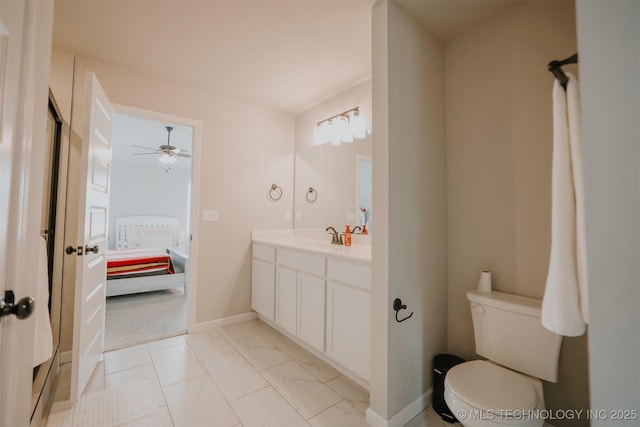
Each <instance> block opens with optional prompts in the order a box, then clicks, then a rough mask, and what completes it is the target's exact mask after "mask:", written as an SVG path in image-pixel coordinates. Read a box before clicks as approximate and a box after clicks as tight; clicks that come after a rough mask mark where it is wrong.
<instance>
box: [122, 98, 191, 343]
mask: <svg viewBox="0 0 640 427" xmlns="http://www.w3.org/2000/svg"><path fill="white" fill-rule="evenodd" d="M111 105H112V107H113V110H114V112H115V113H119V114H126V115H129V116H135V117H140V118H144V119H149V120H155V121H166V122H171V123H175V124H178V125H182V126H188V127H190V128H192V129H193V134H192V145H191V195H190V198H191V206H190V207H189V226H190V230H189V234H190V244H189V261H188V268H187V271H186V278H185V280H186V282H187V283H188V291H187V332H191V331H193V328H194V326H195V324H196V301H197V295H198V256H197V255H198V240H199V239H198V236H199V232H198V231H199V225H200V221H199V215H198V213H199V212H200V143H201V139H202V122H201V121H199V120H195V119H190V118H186V117H181V116H175V115H172V114H167V113H161V112H158V111H151V110H146V109H143V108H137V107H131V106H128V105H122V104H117V103H112V104H111Z"/></svg>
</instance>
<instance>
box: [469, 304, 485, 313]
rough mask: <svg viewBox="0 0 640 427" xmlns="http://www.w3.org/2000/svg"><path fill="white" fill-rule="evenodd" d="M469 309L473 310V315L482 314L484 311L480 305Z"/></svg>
mask: <svg viewBox="0 0 640 427" xmlns="http://www.w3.org/2000/svg"><path fill="white" fill-rule="evenodd" d="M471 309H472V310H473V312H474V313H477V314H484V312H485V309H484V307H483V306H481V305H480V304H476V305H474V306H473V307H471Z"/></svg>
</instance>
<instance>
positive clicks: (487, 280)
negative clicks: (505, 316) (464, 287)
mask: <svg viewBox="0 0 640 427" xmlns="http://www.w3.org/2000/svg"><path fill="white" fill-rule="evenodd" d="M478 290H479V291H480V292H491V272H490V271H487V270H484V271H483V272H482V273H480V280H479V281H478Z"/></svg>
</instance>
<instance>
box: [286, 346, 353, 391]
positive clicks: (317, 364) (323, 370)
mask: <svg viewBox="0 0 640 427" xmlns="http://www.w3.org/2000/svg"><path fill="white" fill-rule="evenodd" d="M282 352H283V353H286V354H287V355H288V356H289V357H291V358H292V359H294V360H296V361H297V362H298V363H299V364H300V365H301V366H302V367H303V368H304V369H306V370H307V371H309V372H311V373H312V374H313V375H314V376H315V377H316V378H318V379H319V380H320V381H322V382H323V383H326V382H327V381H330V380H332V379H334V378H336V377H338V376H340V375H341V374H340V372H338V371H337V370H335V369H334V368H332V367H331V365H329V364H328V363H326V362H325V361H323V360H321V359H319V358H318V357H316V356H314V355H313V354H311V353H310V352H308V351H307V350H305V349H304V348H302V347H300V346H299V345H297V344H294V345H292V346H291V347H285V348H283V349H282Z"/></svg>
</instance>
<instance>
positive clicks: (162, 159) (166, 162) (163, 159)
mask: <svg viewBox="0 0 640 427" xmlns="http://www.w3.org/2000/svg"><path fill="white" fill-rule="evenodd" d="M172 160H173V161H172ZM158 161H159V162H160V163H162V164H163V165H169V164H171V163H175V162H176V159H174V158H173V156H170V155H168V154H166V153H165V154H163V155H162V156H160V157H159V158H158Z"/></svg>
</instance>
